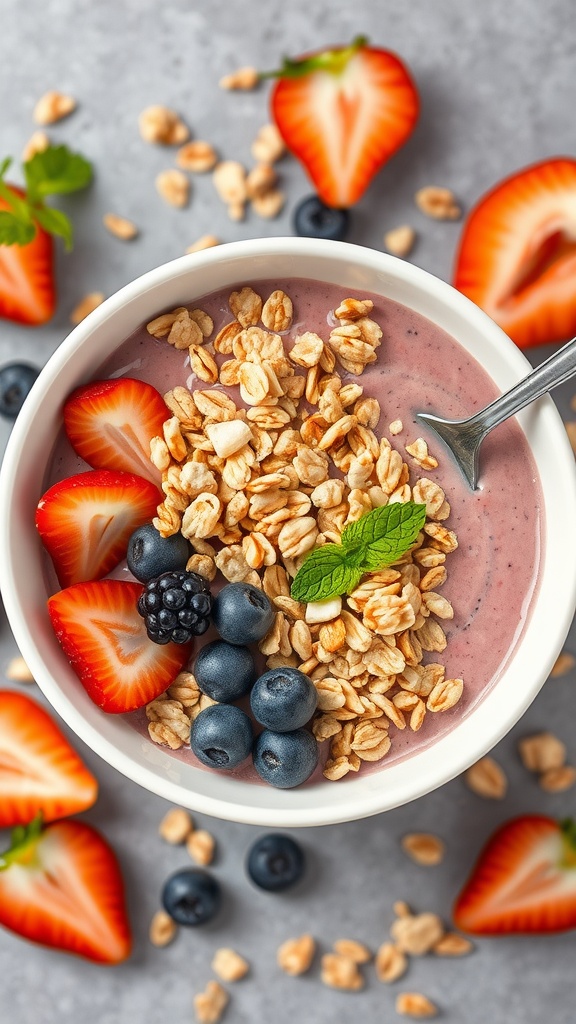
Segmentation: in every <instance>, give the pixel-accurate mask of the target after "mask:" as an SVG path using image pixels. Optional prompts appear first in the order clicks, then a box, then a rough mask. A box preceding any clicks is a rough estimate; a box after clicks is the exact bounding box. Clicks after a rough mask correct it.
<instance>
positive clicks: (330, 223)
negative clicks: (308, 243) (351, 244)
mask: <svg viewBox="0 0 576 1024" xmlns="http://www.w3.org/2000/svg"><path fill="white" fill-rule="evenodd" d="M349 224H350V214H349V213H348V210H342V209H337V208H336V207H334V206H326V204H325V203H323V202H322V200H321V199H319V198H318V196H308V197H307V198H306V199H303V200H302V202H301V203H299V204H298V206H297V207H296V209H295V211H294V217H293V225H294V232H295V234H297V235H301V236H304V238H328V239H331V240H332V241H334V242H338V241H342V240H343V239H344V238H346V235H347V234H348V227H349Z"/></svg>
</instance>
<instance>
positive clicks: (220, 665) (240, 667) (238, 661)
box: [194, 640, 256, 704]
mask: <svg viewBox="0 0 576 1024" xmlns="http://www.w3.org/2000/svg"><path fill="white" fill-rule="evenodd" d="M194 675H195V676H196V682H197V683H198V686H199V687H200V689H201V690H202V693H206V694H207V695H208V696H209V697H212V700H217V701H219V702H220V703H223V704H231V703H232V702H233V701H235V700H238V698H239V697H243V696H244V694H245V693H248V690H249V689H250V687H251V686H252V683H253V682H254V680H255V678H256V669H255V668H254V658H253V657H252V655H251V653H250V651H249V650H248V648H247V647H239V646H238V645H237V644H227V643H226V641H225V640H214V641H213V642H212V643H211V644H206V646H205V647H203V648H202V650H201V651H200V653H199V655H198V657H197V658H196V661H195V663H194Z"/></svg>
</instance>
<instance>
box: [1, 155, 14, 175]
mask: <svg viewBox="0 0 576 1024" xmlns="http://www.w3.org/2000/svg"><path fill="white" fill-rule="evenodd" d="M11 164H12V157H11V156H7V157H6V158H5V159H4V160H3V161H2V163H1V164H0V178H3V177H4V175H5V174H6V171H7V170H8V168H9V167H10V165H11Z"/></svg>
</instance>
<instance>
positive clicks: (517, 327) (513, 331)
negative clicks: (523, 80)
mask: <svg viewBox="0 0 576 1024" xmlns="http://www.w3.org/2000/svg"><path fill="white" fill-rule="evenodd" d="M575 208H576V160H569V159H564V158H557V159H553V160H544V161H542V163H539V164H534V165H533V166H531V167H527V168H525V169H524V170H522V171H519V172H518V173H516V174H513V175H512V176H511V177H510V178H507V179H506V180H505V181H503V182H500V183H499V184H498V185H496V186H495V187H494V188H493V189H492V190H491V191H490V192H488V193H487V195H485V196H483V197H482V198H481V199H480V201H479V202H478V204H477V205H476V207H475V208H474V209H473V210H472V212H471V213H470V215H469V217H468V219H467V221H466V223H465V225H464V229H463V233H462V238H461V241H460V247H459V251H458V254H457V257H456V264H455V271H454V285H455V287H456V288H458V289H459V290H460V291H461V292H463V293H464V294H465V295H467V296H468V298H470V299H472V300H473V302H476V303H477V305H478V306H481V308H482V309H484V310H485V311H486V313H488V315H489V316H491V317H492V319H493V320H495V321H496V323H497V324H499V325H500V327H502V328H503V330H505V331H506V333H507V334H509V335H510V337H511V338H512V340H513V341H515V342H516V344H517V345H518V346H519V347H520V348H528V347H529V346H531V345H541V344H544V343H545V342H554V341H565V340H567V339H568V338H570V337H572V336H573V335H574V334H576V289H575V288H574V279H575V278H576V228H575V224H576V219H575V214H574V210H575Z"/></svg>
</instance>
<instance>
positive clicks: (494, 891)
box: [454, 815, 576, 935]
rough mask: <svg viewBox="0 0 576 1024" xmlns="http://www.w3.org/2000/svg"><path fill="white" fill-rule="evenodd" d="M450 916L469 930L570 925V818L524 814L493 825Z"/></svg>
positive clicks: (573, 913) (573, 859)
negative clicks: (504, 822) (497, 827)
mask: <svg viewBox="0 0 576 1024" xmlns="http://www.w3.org/2000/svg"><path fill="white" fill-rule="evenodd" d="M454 922H455V924H456V925H457V927H458V928H461V929H462V931H466V932H472V933H473V934H475V935H504V934H532V933H544V932H562V931H568V930H569V929H571V928H576V824H575V823H574V822H573V821H563V822H558V821H555V820H554V819H552V818H547V817H544V816H541V815H528V816H524V817H520V818H514V819H513V820H512V821H509V822H507V823H506V824H504V825H503V826H502V827H501V828H499V829H498V831H497V832H496V833H495V834H494V835H493V836H492V838H491V839H490V840H489V842H488V843H487V845H486V846H485V848H484V850H483V851H482V852H481V854H480V857H479V859H478V862H477V864H476V866H475V867H474V869H473V871H472V875H471V876H470V878H469V879H468V881H467V883H466V885H465V886H464V889H463V890H462V892H461V893H460V895H459V897H458V899H457V901H456V905H455V908H454Z"/></svg>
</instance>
